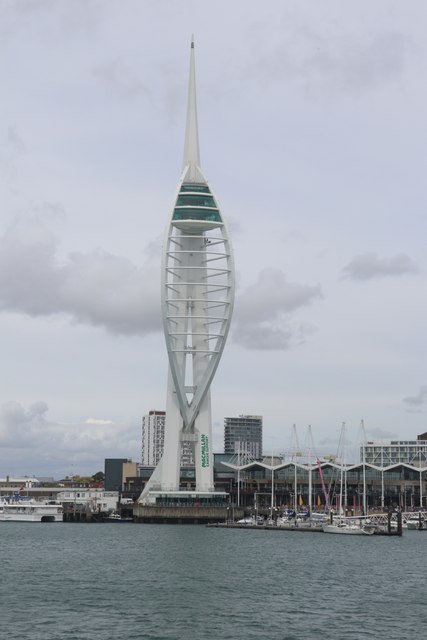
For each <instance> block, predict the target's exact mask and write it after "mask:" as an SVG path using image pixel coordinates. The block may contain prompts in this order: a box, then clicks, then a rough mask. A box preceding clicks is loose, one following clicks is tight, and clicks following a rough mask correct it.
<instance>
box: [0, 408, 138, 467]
mask: <svg viewBox="0 0 427 640" xmlns="http://www.w3.org/2000/svg"><path fill="white" fill-rule="evenodd" d="M47 414H48V405H47V404H46V403H45V402H43V401H39V402H36V403H34V404H32V405H31V406H30V407H29V408H28V409H26V408H25V407H24V406H23V405H22V404H20V403H19V402H7V403H5V404H3V405H2V406H1V407H0V458H3V460H2V467H3V469H4V472H5V473H9V474H18V475H19V474H23V473H31V474H33V473H34V474H35V475H36V474H38V473H43V474H45V473H46V470H48V472H49V473H53V474H55V475H56V477H57V478H60V477H63V476H64V475H65V474H66V473H68V472H69V471H70V464H71V465H73V467H74V470H75V471H76V472H77V473H83V474H85V473H94V472H95V471H97V470H98V469H100V468H102V466H103V462H104V458H106V457H111V456H112V455H114V456H117V455H118V456H120V457H131V455H130V454H131V453H132V452H136V451H138V450H139V446H140V443H139V441H138V440H137V434H138V429H137V427H136V424H135V423H132V421H130V422H126V423H123V424H116V423H114V424H113V422H112V421H110V420H99V421H97V423H96V424H95V423H93V422H90V421H87V420H86V421H85V422H83V423H81V424H62V423H58V422H56V421H54V420H49V419H48V415H47Z"/></svg>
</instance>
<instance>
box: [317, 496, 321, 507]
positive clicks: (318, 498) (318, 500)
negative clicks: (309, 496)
mask: <svg viewBox="0 0 427 640" xmlns="http://www.w3.org/2000/svg"><path fill="white" fill-rule="evenodd" d="M321 504H322V501H321V499H320V496H317V506H318V507H320V505H321Z"/></svg>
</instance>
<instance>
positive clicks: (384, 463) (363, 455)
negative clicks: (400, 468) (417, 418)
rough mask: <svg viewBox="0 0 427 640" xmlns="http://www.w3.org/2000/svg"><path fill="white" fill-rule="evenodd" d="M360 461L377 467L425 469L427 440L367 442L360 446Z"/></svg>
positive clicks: (426, 463)
mask: <svg viewBox="0 0 427 640" xmlns="http://www.w3.org/2000/svg"><path fill="white" fill-rule="evenodd" d="M424 435H426V434H424ZM360 461H361V462H363V461H365V462H366V463H367V464H372V465H376V466H379V467H388V466H390V465H395V464H400V463H404V464H409V465H412V466H415V467H426V466H427V462H426V461H427V439H423V440H421V439H417V440H368V441H366V442H364V443H362V445H361V446H360Z"/></svg>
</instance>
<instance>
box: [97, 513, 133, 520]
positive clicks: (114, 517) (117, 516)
mask: <svg viewBox="0 0 427 640" xmlns="http://www.w3.org/2000/svg"><path fill="white" fill-rule="evenodd" d="M103 521H104V522H133V518H125V517H124V516H121V515H120V513H110V514H109V515H108V516H105V518H104V519H103Z"/></svg>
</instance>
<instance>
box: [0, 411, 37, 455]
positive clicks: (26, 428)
mask: <svg viewBox="0 0 427 640" xmlns="http://www.w3.org/2000/svg"><path fill="white" fill-rule="evenodd" d="M47 410H48V406H47V404H46V403H45V402H36V403H34V404H32V405H31V406H30V408H29V409H24V407H23V406H22V405H21V404H19V403H18V402H7V403H5V404H3V405H2V407H1V410H0V446H1V447H7V446H13V447H14V448H21V447H25V446H28V442H29V440H30V439H31V436H32V434H33V435H34V434H37V433H38V432H39V431H40V430H41V428H42V427H44V426H45V425H46V419H45V414H46V412H47Z"/></svg>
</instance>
